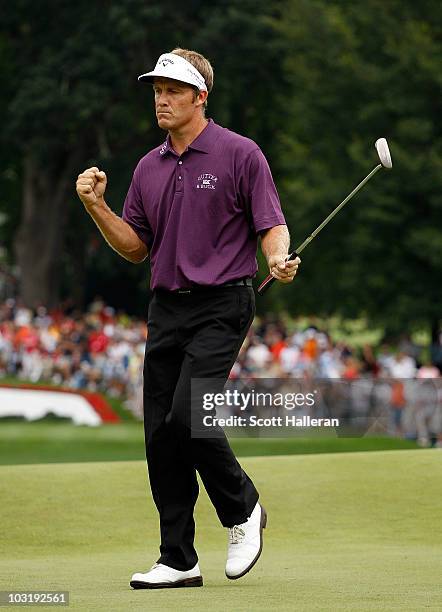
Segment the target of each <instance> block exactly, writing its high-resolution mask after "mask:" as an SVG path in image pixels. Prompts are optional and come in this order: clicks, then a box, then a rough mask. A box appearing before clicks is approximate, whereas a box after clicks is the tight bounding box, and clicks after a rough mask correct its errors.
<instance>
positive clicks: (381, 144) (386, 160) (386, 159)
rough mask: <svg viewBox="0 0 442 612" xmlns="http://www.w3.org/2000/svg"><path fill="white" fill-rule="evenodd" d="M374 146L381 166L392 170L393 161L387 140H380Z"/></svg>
mask: <svg viewBox="0 0 442 612" xmlns="http://www.w3.org/2000/svg"><path fill="white" fill-rule="evenodd" d="M374 146H375V147H376V151H377V152H378V155H379V159H380V160H381V164H382V165H383V166H384V168H389V169H390V168H392V167H393V163H392V161H391V155H390V149H389V148H388V143H387V141H386V140H385V138H378V139H377V140H376V142H375V143H374Z"/></svg>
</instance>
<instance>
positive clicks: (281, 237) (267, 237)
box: [261, 225, 290, 266]
mask: <svg viewBox="0 0 442 612" xmlns="http://www.w3.org/2000/svg"><path fill="white" fill-rule="evenodd" d="M289 247H290V235H289V231H288V229H287V226H286V225H276V226H275V227H272V228H270V229H268V230H267V231H266V232H265V234H264V235H262V236H261V250H262V252H263V255H264V257H265V258H266V260H267V263H268V264H269V266H270V259H271V258H273V257H277V256H284V257H286V256H287V255H288V252H289Z"/></svg>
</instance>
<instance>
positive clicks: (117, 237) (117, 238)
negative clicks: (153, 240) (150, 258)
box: [87, 199, 148, 263]
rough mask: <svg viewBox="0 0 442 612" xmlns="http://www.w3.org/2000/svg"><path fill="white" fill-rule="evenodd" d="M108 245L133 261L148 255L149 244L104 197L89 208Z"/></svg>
mask: <svg viewBox="0 0 442 612" xmlns="http://www.w3.org/2000/svg"><path fill="white" fill-rule="evenodd" d="M87 211H88V213H89V214H90V216H91V217H92V219H93V220H94V222H95V224H96V226H97V227H98V229H99V230H100V232H101V234H102V236H103V238H104V239H105V240H106V242H107V243H108V245H109V246H110V247H112V249H114V251H116V252H117V253H118V254H119V255H121V257H124V259H127V260H128V261H131V262H132V263H140V262H142V261H143V260H144V259H146V257H147V255H148V250H147V246H146V245H145V243H144V242H143V241H142V240H141V239H140V238H139V237H138V236H137V234H136V233H135V231H134V230H133V229H132V228H131V226H130V225H129V224H128V223H126V221H123V219H122V218H121V217H119V216H118V215H116V214H115V213H114V212H113V211H112V210H111V209H110V208H109V206H108V205H107V204H106V202H105V201H104V199H103V200H102V203H101V204H100V205H96V206H91V207H90V208H88V209H87Z"/></svg>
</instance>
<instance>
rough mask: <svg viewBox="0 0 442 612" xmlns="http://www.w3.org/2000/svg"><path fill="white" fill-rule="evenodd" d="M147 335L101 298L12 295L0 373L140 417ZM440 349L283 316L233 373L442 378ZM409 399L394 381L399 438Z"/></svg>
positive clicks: (2, 318) (259, 330) (260, 322)
mask: <svg viewBox="0 0 442 612" xmlns="http://www.w3.org/2000/svg"><path fill="white" fill-rule="evenodd" d="M147 333H148V332H147V328H146V324H145V322H144V321H143V320H139V319H136V318H134V317H129V316H128V315H126V314H125V313H124V312H116V311H115V310H114V309H113V308H112V307H111V306H109V305H107V304H105V303H104V302H103V301H102V300H101V299H100V298H96V299H95V300H94V301H93V302H92V303H91V304H90V306H89V308H88V309H87V311H86V312H79V311H76V310H75V309H73V308H71V307H67V306H65V307H63V306H61V307H60V308H58V309H56V310H53V311H50V312H48V310H47V309H46V308H44V307H40V308H38V309H37V310H36V311H31V310H29V309H27V308H24V307H23V306H21V305H20V304H18V303H16V302H15V301H14V300H13V299H10V300H7V301H6V302H4V303H2V304H0V378H1V377H3V378H4V377H7V376H10V377H18V378H20V379H22V380H26V381H30V382H34V383H35V382H47V383H52V384H56V385H63V386H66V387H68V388H71V389H80V390H88V391H103V392H106V393H107V394H108V395H110V396H114V397H119V398H122V399H123V400H124V401H125V402H126V405H127V407H128V408H129V409H131V410H132V411H133V412H134V413H135V414H138V415H140V414H141V389H142V370H143V367H142V366H143V359H144V347H145V342H146V338H147ZM440 352H441V351H439V353H438V352H437V347H432V353H431V355H429V356H427V357H423V350H422V348H421V347H419V346H418V345H416V344H415V343H414V342H412V340H411V339H410V337H409V336H407V335H403V336H402V337H401V338H399V339H398V340H397V342H396V343H395V344H394V345H393V344H387V343H385V342H384V343H381V344H380V345H379V346H377V347H372V346H369V345H365V346H363V347H362V348H358V349H355V348H353V347H352V346H351V345H349V344H347V343H346V342H337V341H334V340H333V339H332V338H331V337H330V335H329V334H328V333H326V331H324V330H322V329H319V328H318V327H317V326H314V325H310V326H308V325H305V324H304V325H303V327H302V328H300V327H299V326H297V324H296V321H293V320H291V321H288V322H287V324H285V323H284V322H283V321H282V320H280V319H274V318H270V317H268V318H263V319H258V318H257V319H256V320H255V322H254V324H253V326H252V328H251V329H250V331H249V334H248V336H247V338H246V340H245V342H244V344H243V346H242V349H241V351H240V354H239V356H238V359H237V361H236V363H235V364H234V366H233V368H232V371H231V374H230V377H231V378H232V379H235V378H241V379H244V378H245V379H247V378H249V379H250V378H252V379H253V378H269V379H270V378H275V379H276V378H285V377H287V378H300V379H318V378H320V379H340V380H345V381H357V380H361V379H370V380H377V379H382V378H385V377H389V378H392V379H398V380H404V379H407V380H410V379H418V380H419V379H420V380H423V379H440V377H441V371H440V368H441V366H442V364H441V363H440V361H442V357H441V355H440ZM430 357H431V358H430ZM438 359H440V361H438ZM393 389H394V388H393ZM403 396H404V392H403V389H402V391H401V390H400V386H396V390H395V391H392V395H391V405H392V410H393V411H395V410H396V411H397V413H396V412H395V413H394V422H395V424H396V425H395V426H397V430H398V431H397V433H398V435H400V433H401V432H400V419H399V417H398V415H400V413H399V411H400V410H402V409H403V408H404V406H405V401H406V400H405V397H403Z"/></svg>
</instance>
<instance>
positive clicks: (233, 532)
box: [229, 525, 246, 544]
mask: <svg viewBox="0 0 442 612" xmlns="http://www.w3.org/2000/svg"><path fill="white" fill-rule="evenodd" d="M245 535H246V532H245V531H244V529H241V527H240V526H239V525H234V526H233V527H230V528H229V543H230V544H241V542H242V540H243V539H244V536H245Z"/></svg>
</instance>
